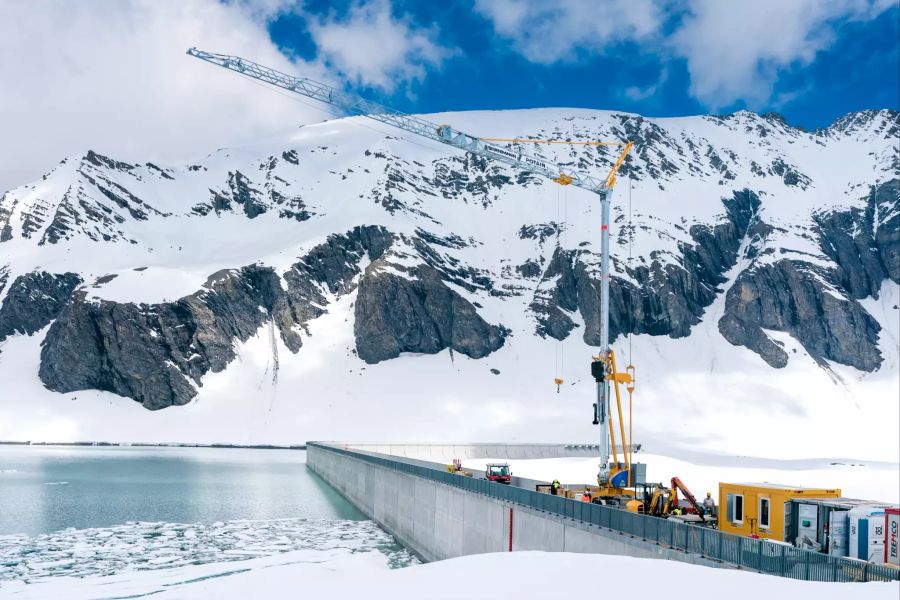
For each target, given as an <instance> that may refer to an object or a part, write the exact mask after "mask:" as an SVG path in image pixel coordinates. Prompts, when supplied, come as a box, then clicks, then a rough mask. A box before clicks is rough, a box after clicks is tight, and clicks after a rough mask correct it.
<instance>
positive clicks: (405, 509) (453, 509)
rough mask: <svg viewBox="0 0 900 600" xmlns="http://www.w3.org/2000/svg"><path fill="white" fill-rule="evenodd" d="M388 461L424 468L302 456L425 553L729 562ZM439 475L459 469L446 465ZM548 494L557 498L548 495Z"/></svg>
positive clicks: (328, 452) (320, 449)
mask: <svg viewBox="0 0 900 600" xmlns="http://www.w3.org/2000/svg"><path fill="white" fill-rule="evenodd" d="M373 458H381V459H382V460H383V461H384V463H383V464H378V463H377V462H374V461H373V460H372V459H373ZM391 463H395V465H407V466H409V467H410V468H414V467H419V468H427V467H425V466H424V464H423V463H424V461H420V460H415V461H404V460H403V459H397V458H396V457H388V456H383V455H381V456H380V457H379V455H376V454H372V453H369V452H363V451H360V450H358V449H357V448H355V447H354V448H353V449H352V450H351V449H342V448H336V447H330V446H328V445H325V444H318V443H310V444H309V445H308V448H307V464H308V466H309V468H310V469H312V470H313V472H315V473H317V474H318V475H319V476H321V477H322V478H323V479H324V480H325V481H327V482H328V483H329V484H331V485H332V486H333V487H334V488H336V489H337V490H338V491H340V492H341V494H343V495H344V496H345V497H346V498H347V499H348V500H350V502H352V503H353V504H354V505H356V506H357V508H359V509H360V510H361V511H362V512H363V513H365V514H366V515H367V516H369V517H370V518H371V519H373V520H374V521H375V522H376V523H378V524H379V525H380V526H381V527H383V528H384V529H386V530H387V531H389V532H390V533H391V534H392V535H394V536H395V537H396V538H397V540H398V541H399V542H400V543H401V544H403V545H404V546H406V547H407V548H409V549H410V550H411V551H413V552H414V553H416V554H417V555H418V556H419V557H420V558H422V559H423V560H425V561H434V560H441V559H445V558H452V557H455V556H463V555H467V554H479V553H484V552H509V551H513V550H542V551H550V552H590V553H599V554H617V555H625V556H635V557H644V558H667V559H674V560H681V561H684V562H691V563H698V564H705V565H710V566H719V567H722V566H728V565H725V564H724V563H721V562H718V561H713V560H710V559H707V558H704V557H701V556H698V555H694V554H688V553H686V552H684V551H681V550H678V549H675V548H670V547H666V546H662V545H659V544H656V543H649V542H647V541H644V540H642V539H639V538H635V537H632V536H630V535H626V534H622V533H617V532H614V531H610V530H609V529H606V528H603V527H599V526H594V525H591V524H588V523H585V522H583V521H581V520H574V519H567V518H565V517H562V516H559V515H556V514H552V513H547V512H543V511H540V510H536V509H534V508H531V507H528V506H522V505H521V504H518V503H515V502H511V501H507V500H503V499H498V498H493V497H490V496H488V495H485V494H480V493H476V492H473V491H469V490H465V489H460V488H458V487H454V486H451V485H447V484H444V483H441V482H440V481H434V480H430V479H426V478H423V477H420V476H417V475H415V474H413V473H409V472H404V471H402V470H400V469H398V468H396V466H394V467H392V466H390V465H391ZM426 464H427V463H426ZM433 467H438V468H441V465H434V464H433V465H432V468H433ZM442 475H447V476H449V477H457V478H460V477H461V476H459V475H453V474H450V473H442ZM465 479H467V480H469V481H470V482H472V483H480V484H490V482H486V481H480V480H471V479H469V478H465ZM490 485H494V486H497V485H499V484H490ZM502 487H504V488H507V487H508V486H502ZM508 489H509V490H510V491H511V492H512V491H519V492H528V490H518V489H517V488H508ZM528 493H532V492H528ZM542 495H543V496H546V495H545V494H542ZM547 499H549V500H563V499H562V498H556V497H551V496H547ZM569 502H572V501H569ZM582 504H583V503H582ZM588 508H590V507H588Z"/></svg>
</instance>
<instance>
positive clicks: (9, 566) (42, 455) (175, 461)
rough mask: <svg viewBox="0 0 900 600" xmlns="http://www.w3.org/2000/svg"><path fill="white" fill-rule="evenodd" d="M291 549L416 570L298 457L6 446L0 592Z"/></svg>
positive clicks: (1, 452) (2, 449) (0, 484)
mask: <svg viewBox="0 0 900 600" xmlns="http://www.w3.org/2000/svg"><path fill="white" fill-rule="evenodd" d="M295 551H301V552H306V553H307V554H305V556H312V555H310V554H309V553H310V552H312V553H314V555H315V558H314V560H315V561H317V562H328V561H330V560H334V559H336V558H340V557H341V556H346V555H347V554H348V553H349V554H358V553H372V554H373V556H375V557H376V560H377V561H378V562H382V563H383V564H384V565H385V566H386V567H387V568H401V567H405V566H408V565H410V564H415V563H417V562H418V561H417V560H416V558H415V557H414V556H413V555H412V554H410V553H409V552H408V551H406V550H405V549H404V548H403V547H402V546H400V545H399V544H397V542H396V540H395V539H394V538H393V537H392V536H391V535H390V534H388V533H387V532H385V531H384V530H382V529H381V528H379V527H378V526H377V525H376V524H375V523H374V522H373V521H370V520H367V519H366V517H365V516H364V515H363V514H362V513H361V512H359V511H358V510H357V509H356V508H354V507H353V506H352V505H351V504H350V503H348V502H347V501H346V500H345V499H344V498H343V497H342V496H340V495H339V494H338V493H337V492H335V491H334V490H333V489H332V488H331V487H330V486H328V485H327V484H326V483H325V482H324V481H322V480H321V479H320V478H319V477H318V476H317V475H315V474H314V473H312V472H311V471H310V470H309V469H308V468H307V466H306V452H305V451H302V450H251V449H231V448H165V447H160V448H156V447H154V448H146V447H143V448H142V447H110V446H103V447H88V446H2V445H0V588H2V587H3V586H4V582H8V581H15V580H19V581H27V582H38V581H42V580H46V579H53V578H57V577H90V576H107V575H116V574H119V573H123V572H133V571H147V570H159V569H172V568H179V567H189V566H191V565H201V564H209V563H230V562H233V561H242V560H246V559H254V558H260V557H266V556H273V555H277V554H282V553H286V552H295Z"/></svg>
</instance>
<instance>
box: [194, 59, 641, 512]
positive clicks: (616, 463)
mask: <svg viewBox="0 0 900 600" xmlns="http://www.w3.org/2000/svg"><path fill="white" fill-rule="evenodd" d="M187 53H188V54H189V55H190V56H193V57H195V58H199V59H201V60H205V61H207V62H210V63H212V64H214V65H217V66H219V67H222V68H225V69H228V70H229V71H233V72H235V73H238V74H240V75H244V76H246V77H249V78H251V79H255V80H257V81H262V82H264V83H268V84H270V85H273V86H276V87H280V88H282V89H285V90H288V91H290V92H294V93H296V94H300V95H302V96H306V97H308V98H312V99H314V100H318V101H320V102H325V103H327V104H330V105H332V106H335V107H337V108H339V109H341V110H342V111H344V112H345V113H346V114H348V115H363V116H366V117H368V118H370V119H373V120H375V121H379V122H381V123H385V124H387V125H392V126H394V127H397V128H399V129H402V130H404V131H408V132H410V133H414V134H416V135H419V136H422V137H426V138H428V139H431V140H434V141H437V142H440V143H442V144H446V145H449V146H453V147H455V148H459V149H460V150H464V151H466V152H470V153H472V154H476V155H478V156H482V157H485V158H488V159H490V160H494V161H498V162H502V163H506V164H508V165H511V166H513V167H515V168H517V169H521V170H523V171H528V172H532V173H537V174H539V175H543V176H544V177H547V178H549V179H552V180H553V181H555V182H556V183H559V184H560V185H574V186H576V187H580V188H583V189H586V190H589V191H591V192H594V193H595V194H597V195H598V196H599V198H600V251H601V253H602V256H601V262H600V277H601V279H600V354H599V355H597V356H594V357H593V360H592V361H591V375H592V376H593V378H594V380H595V381H596V383H597V401H596V402H595V403H594V420H593V423H594V425H599V426H600V440H599V444H598V445H599V448H600V469H599V473H598V474H597V483H598V485H599V488H600V489H599V492H598V493H597V494H595V500H596V499H597V498H601V499H604V500H607V499H615V498H620V499H621V498H623V497H625V496H628V495H631V492H630V491H629V490H627V488H628V487H631V486H632V485H633V483H634V477H633V472H632V460H631V458H632V457H631V444H630V443H629V439H630V437H631V436H630V435H629V436H627V437H626V435H625V423H624V420H623V418H622V396H621V392H620V389H619V386H620V384H622V385H625V386H626V389H627V391H628V393H629V395H630V394H631V392H633V391H634V384H635V378H634V367H633V366H631V365H629V366H628V367H626V369H625V370H624V371H619V370H618V368H617V365H616V359H615V354H614V353H613V350H612V347H611V346H610V340H609V223H610V215H609V212H610V198H611V196H612V191H613V188H614V187H615V185H616V176H617V174H618V172H619V169H620V168H621V167H622V165H623V164H624V162H625V158H626V157H627V156H628V153H629V152H630V151H631V147H632V142H569V141H565V140H527V139H501V138H479V137H474V136H471V135H469V134H467V133H464V132H462V131H459V130H457V129H454V128H453V127H451V126H450V125H445V124H437V123H433V122H431V121H428V120H426V119H423V118H421V117H418V116H415V115H408V114H404V113H401V112H399V111H396V110H393V109H390V108H387V107H385V106H382V105H380V104H377V103H375V102H370V101H368V100H365V99H363V98H360V97H358V96H356V95H354V94H350V93H348V92H345V91H343V90H339V89H337V88H334V87H331V86H329V85H326V84H324V83H319V82H317V81H313V80H312V79H308V78H306V77H294V76H292V75H288V74H286V73H282V72H280V71H276V70H275V69H271V68H269V67H265V66H263V65H260V64H258V63H255V62H253V61H250V60H246V59H244V58H241V57H239V56H228V55H225V54H214V53H212V52H206V51H204V50H198V49H197V48H191V49H189V50H188V51H187ZM493 142H507V143H529V144H530V143H544V144H572V143H580V144H590V145H598V146H601V145H602V146H618V147H621V148H622V151H621V153H620V154H619V156H618V158H617V159H616V161H615V162H614V163H613V166H612V169H610V171H609V174H607V176H606V177H604V178H598V177H595V176H592V175H589V174H587V173H583V172H579V171H570V170H565V169H563V168H561V167H560V166H559V165H555V164H553V163H550V162H547V161H544V160H542V159H540V158H536V157H534V156H529V155H527V154H523V153H521V152H516V151H514V150H510V149H508V148H505V147H503V146H499V145H497V144H495V143H493ZM610 382H612V383H613V389H614V391H615V395H616V408H617V411H618V422H619V434H620V436H621V440H622V443H621V450H622V460H621V461H620V460H619V444H618V443H617V441H616V432H615V429H614V427H613V422H612V418H611V414H610V397H609V383H610ZM560 383H562V381H561V380H557V384H560ZM629 407H630V403H629ZM629 428H630V419H629Z"/></svg>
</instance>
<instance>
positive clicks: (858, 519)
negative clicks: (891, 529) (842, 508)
mask: <svg viewBox="0 0 900 600" xmlns="http://www.w3.org/2000/svg"><path fill="white" fill-rule="evenodd" d="M849 515H850V540H849V555H850V557H851V558H859V559H861V560H868V561H873V562H879V563H880V562H883V561H884V538H885V535H884V509H883V508H877V507H874V506H857V507H856V508H852V509H850V512H849Z"/></svg>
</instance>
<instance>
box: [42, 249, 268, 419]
mask: <svg viewBox="0 0 900 600" xmlns="http://www.w3.org/2000/svg"><path fill="white" fill-rule="evenodd" d="M207 286H208V289H206V290H203V291H200V292H197V293H195V294H192V295H190V296H187V297H185V298H182V299H180V300H178V301H176V302H171V303H162V304H133V303H118V302H110V301H106V300H96V299H94V300H88V299H87V298H86V297H85V292H80V293H78V294H77V295H76V297H75V298H74V299H73V301H72V302H70V303H69V304H68V305H66V307H65V309H64V310H63V311H62V313H61V314H60V315H59V317H58V318H57V319H56V321H55V322H54V323H53V325H52V326H51V327H50V330H49V331H48V333H47V337H46V338H45V339H44V345H43V348H42V350H41V367H40V371H39V375H40V378H41V381H43V382H44V385H46V386H47V387H48V388H49V389H51V390H55V391H59V392H72V391H77V390H83V389H96V390H102V391H108V392H114V393H116V394H119V395H122V396H126V397H129V398H133V399H135V400H137V401H138V402H141V403H142V404H143V405H144V406H145V407H147V408H149V409H159V408H164V407H166V406H172V405H177V404H185V403H186V402H188V401H189V400H190V399H191V398H192V397H193V396H194V395H196V393H197V391H196V386H197V385H199V383H200V377H201V376H203V375H204V374H205V373H207V372H208V371H214V372H215V371H221V370H222V369H224V368H225V366H226V365H228V363H229V362H231V361H232V360H233V359H234V357H235V354H234V345H233V342H234V340H235V339H238V340H246V339H247V338H249V337H250V336H251V335H253V334H254V333H255V332H256V330H257V329H258V328H259V327H260V326H261V325H262V324H263V323H264V322H265V321H266V320H267V319H268V318H269V316H268V312H269V311H270V310H271V309H272V305H273V302H274V300H275V298H276V297H277V296H278V294H279V292H280V291H281V287H280V282H279V281H278V277H277V275H276V274H275V273H274V272H273V271H272V270H271V269H268V268H265V267H257V266H250V267H244V268H243V269H240V270H234V271H223V272H220V273H217V274H215V275H213V276H212V277H211V278H210V280H209V281H208V283H207Z"/></svg>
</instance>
